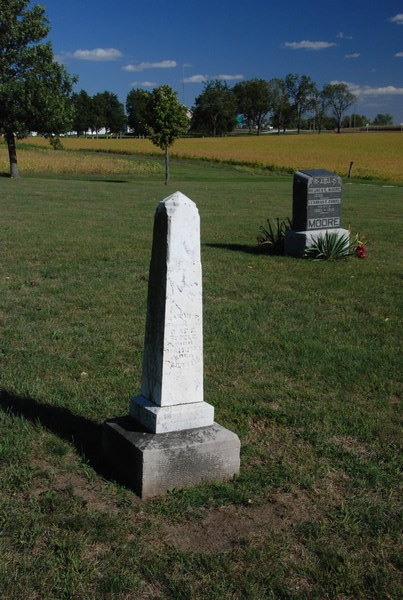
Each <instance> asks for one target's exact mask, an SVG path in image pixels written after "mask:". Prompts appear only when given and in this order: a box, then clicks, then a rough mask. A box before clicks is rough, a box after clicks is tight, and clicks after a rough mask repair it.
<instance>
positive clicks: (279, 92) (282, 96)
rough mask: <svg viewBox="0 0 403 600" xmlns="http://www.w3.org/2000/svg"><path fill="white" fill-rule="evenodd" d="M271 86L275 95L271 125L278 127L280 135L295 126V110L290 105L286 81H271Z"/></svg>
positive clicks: (276, 79) (277, 79)
mask: <svg viewBox="0 0 403 600" xmlns="http://www.w3.org/2000/svg"><path fill="white" fill-rule="evenodd" d="M270 86H271V89H272V93H273V112H272V117H271V124H272V125H273V127H277V133H278V135H280V132H281V130H283V131H285V130H286V129H287V128H288V127H292V125H293V124H294V121H295V109H294V107H293V106H292V105H291V104H290V101H289V98H288V94H287V87H286V84H285V81H284V79H279V78H275V79H271V80H270Z"/></svg>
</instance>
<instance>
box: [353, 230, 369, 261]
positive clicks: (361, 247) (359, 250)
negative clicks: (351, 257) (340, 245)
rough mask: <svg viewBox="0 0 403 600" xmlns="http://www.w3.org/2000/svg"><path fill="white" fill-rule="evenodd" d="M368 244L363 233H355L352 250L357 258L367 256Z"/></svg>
mask: <svg viewBox="0 0 403 600" xmlns="http://www.w3.org/2000/svg"><path fill="white" fill-rule="evenodd" d="M367 244H368V241H367V237H366V236H365V235H363V236H361V235H360V233H359V232H357V233H356V234H355V238H354V242H353V244H352V246H353V252H354V254H355V256H357V258H366V257H367V248H366V245H367Z"/></svg>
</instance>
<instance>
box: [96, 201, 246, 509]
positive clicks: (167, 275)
mask: <svg viewBox="0 0 403 600" xmlns="http://www.w3.org/2000/svg"><path fill="white" fill-rule="evenodd" d="M202 310H203V305H202V277H201V262H200V220H199V213H198V210H197V208H196V205H195V204H194V202H192V200H190V199H189V198H187V197H186V196H184V195H183V194H182V193H181V192H176V193H175V194H172V196H169V197H168V198H166V199H165V200H163V201H162V202H160V203H159V205H158V207H157V211H156V215H155V220H154V234H153V246H152V255H151V264H150V276H149V284H148V300H147V319H146V333H145V342H144V357H143V372H142V383H141V393H140V395H138V396H135V397H134V398H133V399H132V400H131V403H130V417H121V418H118V419H112V420H108V421H106V423H105V424H104V431H103V441H104V450H105V452H106V455H107V456H108V458H109V460H110V461H111V463H112V464H113V466H114V468H115V469H116V470H117V472H118V473H119V475H120V476H121V477H122V478H123V479H125V480H126V481H128V482H129V483H130V484H131V485H132V487H133V488H134V489H135V491H136V492H137V493H138V494H139V495H140V496H141V497H143V498H145V497H148V496H152V495H157V494H161V493H163V492H165V491H166V490H167V489H171V488H174V487H184V486H187V485H191V484H194V483H198V482H200V481H204V480H217V479H226V478H229V477H231V476H233V475H234V474H236V473H238V471H239V452H240V443H239V439H238V437H237V436H236V435H235V434H234V433H232V432H231V431H229V430H227V429H225V428H223V427H221V426H220V425H218V424H217V423H214V408H213V407H212V406H211V405H210V404H207V403H206V402H204V397H203V322H202Z"/></svg>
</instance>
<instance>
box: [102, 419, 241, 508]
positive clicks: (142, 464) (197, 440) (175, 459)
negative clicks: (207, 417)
mask: <svg viewBox="0 0 403 600" xmlns="http://www.w3.org/2000/svg"><path fill="white" fill-rule="evenodd" d="M103 447H104V453H105V454H106V456H107V457H108V460H109V462H110V464H111V466H113V468H114V470H115V472H116V473H117V474H118V475H119V476H120V477H121V479H122V480H123V481H124V482H125V483H126V484H128V485H129V486H130V487H131V488H132V489H133V490H134V491H135V492H136V494H138V495H139V496H140V497H141V498H149V497H151V496H156V495H160V494H163V493H164V492H166V491H167V490H171V489H174V488H183V487H187V486H190V485H195V484H198V483H201V482H203V481H217V480H225V479H230V478H231V477H233V476H234V475H236V474H237V473H238V472H239V464H240V460H239V454H240V442H239V438H238V436H237V435H236V434H235V433H232V432H231V431H229V430H228V429H225V428H224V427H221V426H220V425H218V424H217V423H214V424H213V425H210V426H208V427H202V428H198V429H190V430H189V429H187V430H183V431H175V432H171V433H161V434H157V435H156V434H153V433H149V432H147V431H145V430H144V428H143V427H141V426H140V425H139V424H138V423H136V422H135V421H134V419H132V418H130V417H119V418H116V419H109V420H107V421H106V422H105V423H104V425H103Z"/></svg>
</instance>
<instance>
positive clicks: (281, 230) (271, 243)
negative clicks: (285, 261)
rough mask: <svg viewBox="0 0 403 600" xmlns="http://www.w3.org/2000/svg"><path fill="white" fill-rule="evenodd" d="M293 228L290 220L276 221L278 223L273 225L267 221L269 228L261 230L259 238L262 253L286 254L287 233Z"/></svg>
mask: <svg viewBox="0 0 403 600" xmlns="http://www.w3.org/2000/svg"><path fill="white" fill-rule="evenodd" d="M290 228H291V221H290V219H284V220H283V221H280V219H276V223H274V224H273V226H272V224H271V222H270V219H267V227H263V226H262V227H261V228H260V234H259V235H258V236H257V243H258V244H259V246H260V248H261V249H262V251H264V252H267V253H268V254H284V240H285V232H286V231H287V229H290Z"/></svg>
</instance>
